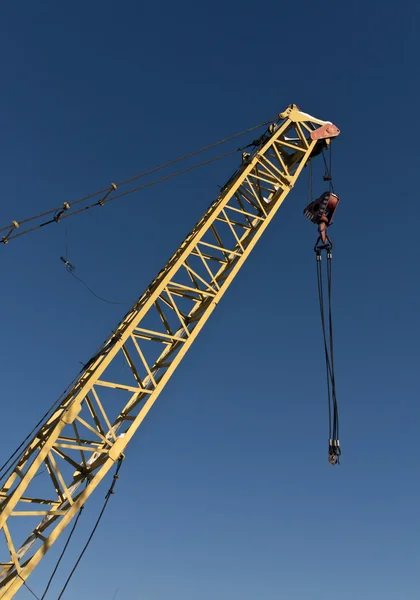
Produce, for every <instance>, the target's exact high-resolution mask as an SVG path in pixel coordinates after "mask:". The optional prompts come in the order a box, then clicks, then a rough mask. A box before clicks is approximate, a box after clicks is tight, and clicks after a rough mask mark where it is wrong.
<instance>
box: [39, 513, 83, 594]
mask: <svg viewBox="0 0 420 600" xmlns="http://www.w3.org/2000/svg"><path fill="white" fill-rule="evenodd" d="M83 508H84V507H83V506H82V507H81V508H80V510H79V512H78V513H77V517H76V519H75V521H74V523H73V527H72V528H71V531H70V533H69V536H68V538H67V541H66V543H65V546H64V548H63V551H62V552H61V554H60V557H59V559H58V560H57V562H56V564H55V567H54V570H53V572H52V573H51V576H50V578H49V580H48V583H47V585H46V587H45V590H44V593H43V594H42V596H41V599H40V600H44V598H45V596H46V595H47V592H48V590H49V587H50V585H51V583H52V580H53V579H54V577H55V574H56V572H57V569H58V567H59V566H60V563H61V560H62V558H63V556H64V554H65V553H66V550H67V547H68V545H69V543H70V540H71V538H72V535H73V533H74V531H75V529H76V527H77V523H78V521H79V519H80V516H81V514H82V510H83Z"/></svg>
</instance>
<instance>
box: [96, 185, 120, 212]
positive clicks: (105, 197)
mask: <svg viewBox="0 0 420 600" xmlns="http://www.w3.org/2000/svg"><path fill="white" fill-rule="evenodd" d="M116 189H117V185H116V184H115V183H111V185H110V189H109V190H108V191H107V193H106V194H105V196H104V197H103V198H101V199H100V200H98V202H97V204H99V206H103V205H104V204H105V200H106V199H107V198H108V196H109V194H112V192H115V190H116Z"/></svg>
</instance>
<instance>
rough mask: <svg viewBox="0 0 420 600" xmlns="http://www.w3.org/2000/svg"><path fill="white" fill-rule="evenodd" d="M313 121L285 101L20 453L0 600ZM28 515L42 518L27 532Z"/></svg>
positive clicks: (97, 461)
mask: <svg viewBox="0 0 420 600" xmlns="http://www.w3.org/2000/svg"><path fill="white" fill-rule="evenodd" d="M324 125H325V122H324V121H321V120H319V119H315V118H313V117H311V116H310V115H307V114H306V113H302V112H300V111H299V109H298V108H297V107H296V106H295V105H292V106H291V107H289V108H288V109H287V110H286V111H285V113H282V115H280V118H279V121H278V122H277V123H276V124H275V126H272V127H270V128H269V130H268V131H267V133H266V134H265V135H264V136H263V137H262V138H261V140H260V143H259V144H257V145H256V147H255V149H254V152H253V153H252V154H251V155H250V156H246V157H244V159H243V161H242V165H241V166H240V168H239V169H238V171H237V172H236V173H235V174H234V176H233V177H231V179H230V180H229V181H228V183H227V184H226V185H225V187H224V188H222V190H221V193H220V194H219V196H218V198H217V199H216V200H215V201H214V202H213V204H212V205H211V206H210V208H209V209H208V210H207V212H206V213H205V215H204V216H203V217H202V219H201V220H200V221H199V222H198V223H197V225H196V226H195V227H194V229H193V231H192V232H191V233H190V234H189V235H188V236H187V238H186V239H185V240H184V242H183V243H182V244H181V246H180V248H179V249H178V250H177V251H176V252H175V254H174V255H173V256H172V258H171V259H170V260H169V262H168V264H167V265H166V266H165V267H164V268H163V269H162V271H161V272H160V273H159V274H158V276H157V277H156V278H155V279H154V281H153V282H152V283H151V284H150V285H149V287H148V288H147V290H146V291H145V292H144V294H143V295H142V296H141V297H140V298H139V300H138V301H137V302H136V304H135V305H134V307H133V308H132V309H131V310H130V311H129V312H128V313H127V314H126V316H125V317H124V318H123V320H122V321H121V323H120V324H119V325H118V327H117V328H116V330H115V332H114V333H113V334H112V336H111V337H110V338H109V339H108V340H107V341H106V342H105V343H104V345H103V346H102V348H101V349H100V350H99V351H98V353H97V354H96V355H95V356H94V357H93V358H92V359H91V360H90V361H89V363H88V364H87V365H86V366H85V368H84V370H83V371H82V373H81V374H80V376H79V378H78V379H77V380H76V382H75V383H74V384H73V386H72V387H71V388H70V389H69V390H68V391H67V393H66V394H65V396H64V398H63V399H62V401H61V402H60V404H59V406H58V407H56V408H55V409H54V412H53V413H52V414H51V416H50V417H49V418H47V420H46V421H45V423H44V424H43V425H42V426H41V427H40V429H39V430H38V431H37V433H36V434H35V435H34V437H33V439H32V440H31V441H30V442H29V444H28V445H27V446H26V448H25V449H24V450H23V451H22V453H21V454H20V456H19V457H18V459H17V462H16V464H15V465H14V466H13V467H14V468H13V470H12V471H11V472H10V474H9V476H8V478H7V480H6V481H5V482H4V485H3V487H2V488H1V489H0V530H1V532H2V533H3V537H4V540H1V541H0V552H1V551H4V553H5V556H1V555H0V559H2V560H3V562H0V599H1V600H9V599H10V598H12V597H13V596H14V594H15V593H16V592H17V590H18V589H19V588H20V586H21V585H23V583H24V582H25V581H26V579H27V578H28V577H29V575H30V574H31V573H32V571H33V570H34V568H35V567H36V566H37V564H38V563H39V562H40V560H41V559H42V557H43V556H44V555H45V553H46V551H47V549H49V548H50V547H51V546H52V545H53V544H54V542H55V541H56V540H57V538H58V537H59V536H60V535H61V533H62V532H63V531H64V529H65V528H66V527H67V525H68V524H69V523H70V522H71V520H72V519H73V517H74V516H75V515H76V514H77V512H78V511H79V509H80V507H81V506H83V505H84V504H85V502H86V500H87V499H88V498H89V496H90V495H91V494H92V493H93V492H94V490H95V488H96V487H97V486H98V485H99V483H100V482H101V480H102V479H103V478H104V477H105V475H106V474H107V473H108V471H109V470H110V469H111V468H112V466H113V465H114V464H115V462H116V461H117V460H118V458H119V457H120V456H121V454H122V453H123V452H124V450H125V448H126V446H127V444H128V443H129V441H130V440H131V438H132V437H133V435H134V434H135V432H136V431H137V429H138V428H139V426H140V425H141V424H142V422H143V421H144V419H145V417H146V415H147V413H148V412H149V410H150V409H151V407H152V406H153V404H154V403H155V402H156V400H157V398H158V397H159V394H160V393H161V392H162V390H163V389H164V387H165V385H166V383H167V382H168V380H169V378H170V377H171V375H172V373H173V372H174V371H175V369H176V368H177V366H178V365H179V363H180V362H181V360H182V358H183V357H184V355H185V354H186V352H187V351H188V349H189V348H190V346H191V345H192V344H193V342H194V340H195V338H196V337H197V335H198V333H199V332H200V331H201V329H202V327H203V326H204V324H205V323H206V321H207V320H208V318H209V317H210V315H211V313H212V312H213V310H214V309H215V308H216V306H217V304H218V303H219V302H220V300H221V298H222V296H223V295H224V293H225V292H226V290H227V289H228V287H229V285H230V283H231V282H232V280H233V279H234V277H235V276H236V274H237V273H238V271H239V270H240V268H241V267H242V265H243V264H244V262H245V261H246V259H247V257H248V256H249V254H250V252H251V251H252V249H253V248H254V246H255V244H256V243H257V241H258V240H259V238H260V237H261V235H262V234H263V233H264V231H265V229H266V227H267V226H268V224H269V223H270V221H271V220H272V219H273V217H274V215H275V214H276V212H277V210H278V209H279V207H280V206H281V204H282V202H283V201H284V199H285V198H286V196H287V194H288V193H289V191H290V190H291V189H292V188H293V186H294V184H295V182H296V179H297V178H298V176H299V174H300V172H301V171H302V169H303V167H304V166H305V164H306V162H307V161H308V160H309V159H310V157H311V154H312V152H313V150H314V148H315V145H316V144H317V143H319V142H317V141H315V140H313V139H312V137H311V132H313V131H315V130H316V129H318V128H319V127H322V126H324ZM230 216H232V217H235V220H233V219H231V218H230ZM120 356H121V357H122V358H123V360H124V361H125V363H126V364H127V365H128V368H127V369H125V370H124V371H123V372H122V373H121V371H120V369H116V368H115V367H116V363H117V360H119V357H120ZM116 359H117V360H116ZM110 394H111V395H112V402H111V401H108V399H109V397H110ZM92 437H94V438H95V440H94V441H92V439H91V438H92ZM63 442H64V443H63ZM63 449H65V450H66V452H64V451H63ZM41 471H44V472H43V477H42V478H40V479H37V482H36V493H35V492H34V493H32V483H33V480H34V478H35V477H36V476H37V475H38V474H40V472H41ZM87 481H88V482H89V485H87V486H83V485H82V484H83V483H85V482H87ZM41 487H43V491H40V488H41ZM28 503H30V504H31V505H32V506H31V509H32V510H27V509H28ZM25 506H26V509H25ZM35 515H39V516H40V517H43V518H42V519H41V520H40V521H39V523H38V525H37V526H36V527H35V528H34V527H33V517H34V516H35ZM15 518H19V519H20V522H19V524H20V527H19V528H18V529H19V531H22V530H24V529H25V526H26V534H24V536H23V540H22V539H15V537H14V536H13V535H12V533H11V528H10V525H11V523H12V520H13V519H15ZM12 530H13V528H12ZM1 544H3V546H2V545H1Z"/></svg>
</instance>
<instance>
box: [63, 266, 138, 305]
mask: <svg viewBox="0 0 420 600" xmlns="http://www.w3.org/2000/svg"><path fill="white" fill-rule="evenodd" d="M67 270H68V269H67ZM69 273H70V275H72V276H73V277H74V278H75V279H77V281H80V283H82V284H83V285H84V286H85V288H86V289H88V290H89V292H90V293H91V294H92V295H93V296H95V298H98V300H102V302H106V303H107V304H133V303H132V302H113V301H112V300H107V299H106V298H102V296H98V294H95V292H94V291H93V290H92V289H91V288H90V287H89V286H88V284H87V283H85V282H84V281H83V279H80V277H78V276H77V275H75V274H74V272H73V271H69Z"/></svg>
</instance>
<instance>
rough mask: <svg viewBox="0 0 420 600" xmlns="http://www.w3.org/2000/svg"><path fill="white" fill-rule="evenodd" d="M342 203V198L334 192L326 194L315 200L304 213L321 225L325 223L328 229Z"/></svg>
mask: <svg viewBox="0 0 420 600" xmlns="http://www.w3.org/2000/svg"><path fill="white" fill-rule="evenodd" d="M339 202H340V198H339V197H338V196H337V195H336V194H333V193H332V192H324V193H323V194H322V196H320V197H319V198H318V199H317V200H314V201H313V202H311V203H310V204H308V206H307V207H306V208H305V210H304V211H303V214H304V215H305V217H306V218H307V219H309V220H310V221H312V222H313V223H316V224H317V225H319V224H320V223H325V225H326V226H327V227H328V226H329V225H331V223H332V218H333V216H334V213H335V211H336V208H337V206H338V203H339Z"/></svg>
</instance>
